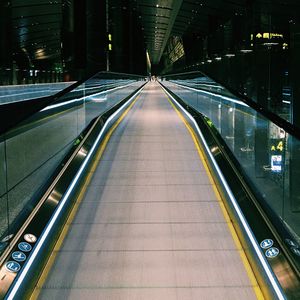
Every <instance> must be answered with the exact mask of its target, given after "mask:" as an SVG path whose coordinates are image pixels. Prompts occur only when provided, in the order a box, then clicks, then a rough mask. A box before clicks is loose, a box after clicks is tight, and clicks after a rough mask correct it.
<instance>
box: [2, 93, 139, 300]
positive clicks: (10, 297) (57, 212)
mask: <svg viewBox="0 0 300 300" xmlns="http://www.w3.org/2000/svg"><path fill="white" fill-rule="evenodd" d="M142 89H143V88H142ZM142 89H140V90H139V91H137V92H136V93H135V94H134V95H133V96H132V97H131V98H130V99H129V100H128V101H127V102H126V103H125V104H123V105H122V106H121V107H120V108H119V109H118V110H117V111H115V112H114V113H113V114H112V115H111V116H110V117H109V118H108V119H107V121H106V122H105V124H104V126H103V127H102V129H101V131H100V133H99V135H98V136H97V139H96V141H95V142H94V144H93V146H92V148H91V150H90V152H89V154H88V155H87V157H86V158H85V161H84V162H83V164H82V165H81V167H80V169H79V171H78V172H77V174H76V176H75V177H74V179H73V181H72V183H71V184H70V186H69V188H68V189H67V192H66V193H65V195H64V197H63V199H62V200H61V201H60V203H59V206H58V207H57V209H56V210H55V213H54V214H53V216H52V217H51V219H50V221H49V223H48V225H47V227H46V228H45V229H44V231H43V233H42V235H41V236H40V238H39V240H38V242H37V244H36V245H35V248H34V250H33V252H32V254H31V255H30V257H29V260H28V261H27V262H26V264H25V266H24V268H23V269H22V270H21V274H20V276H19V277H18V278H17V281H16V283H15V284H14V286H13V288H12V290H11V292H9V294H8V295H7V296H6V298H5V299H7V300H13V299H14V297H15V295H16V293H17V291H18V288H19V287H20V285H21V284H22V281H23V280H24V278H25V276H26V275H27V272H28V270H29V269H30V267H31V265H32V263H33V261H34V260H35V258H36V256H37V255H38V254H39V251H40V249H41V247H42V246H43V243H44V242H45V240H46V238H47V236H48V235H49V233H50V231H51V229H52V227H53V226H54V224H55V222H56V220H57V219H58V217H59V215H60V213H61V211H62V209H63V207H64V205H65V204H66V202H67V200H68V198H69V196H70V194H71V192H72V191H73V189H74V187H75V185H76V184H77V181H78V179H79V177H80V175H81V174H82V172H83V171H84V169H85V167H86V165H87V163H88V162H89V160H90V158H91V156H92V154H93V152H94V151H95V149H96V146H97V143H98V142H99V140H100V138H101V137H102V135H103V133H104V131H105V129H106V127H107V125H108V123H110V121H111V120H112V119H113V118H114V117H115V116H116V115H117V114H118V113H119V112H120V111H122V110H123V109H124V108H125V107H126V106H128V105H129V104H130V103H131V102H132V101H133V99H134V98H135V97H136V96H137V95H138V94H139V93H140V92H141V90H142Z"/></svg>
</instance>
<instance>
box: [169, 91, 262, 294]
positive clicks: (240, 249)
mask: <svg viewBox="0 0 300 300" xmlns="http://www.w3.org/2000/svg"><path fill="white" fill-rule="evenodd" d="M166 96H167V99H168V101H169V102H170V104H171V105H172V107H173V108H174V110H175V111H176V112H177V114H178V116H179V117H180V119H181V120H182V121H183V123H184V124H185V126H186V127H187V129H188V131H189V133H190V135H191V136H192V139H193V141H194V144H195V146H196V148H197V151H198V154H199V157H200V159H201V161H202V162H203V165H204V168H205V170H206V173H207V175H208V178H209V181H210V183H211V184H212V187H213V190H214V192H215V195H216V197H217V200H218V203H219V205H220V208H221V210H222V213H223V215H224V218H225V220H226V223H227V225H228V228H229V231H230V233H231V235H232V238H233V240H234V243H235V245H236V247H237V249H238V252H239V254H240V257H241V259H242V262H243V264H244V267H245V269H246V271H247V274H248V277H249V279H250V282H251V284H252V287H253V289H254V292H255V295H256V297H257V299H259V300H263V299H264V296H263V294H262V291H261V289H260V287H259V285H258V282H257V280H256V277H255V275H254V273H253V270H252V268H251V265H250V263H249V261H248V258H247V256H246V254H245V251H244V249H243V247H242V244H241V242H240V240H239V238H238V235H237V233H236V230H235V228H234V226H233V224H232V222H231V219H230V217H229V214H228V212H227V210H226V207H225V205H224V201H223V199H222V197H221V194H220V192H219V190H218V188H217V185H216V183H215V181H214V179H213V176H212V174H211V171H210V169H209V166H208V163H207V160H206V158H205V154H204V151H203V149H202V146H201V144H200V142H199V140H198V137H197V135H196V133H195V131H194V129H193V128H192V127H191V126H190V124H189V123H188V122H187V121H186V119H185V118H184V116H183V115H182V114H181V112H180V111H179V110H178V109H177V107H176V106H175V105H174V104H173V102H172V101H171V100H170V98H169V97H168V95H167V94H166Z"/></svg>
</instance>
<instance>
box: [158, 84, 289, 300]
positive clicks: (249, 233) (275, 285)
mask: <svg viewBox="0 0 300 300" xmlns="http://www.w3.org/2000/svg"><path fill="white" fill-rule="evenodd" d="M162 88H163V90H164V91H165V93H166V94H167V95H168V96H169V97H170V98H171V99H172V100H173V101H174V102H175V103H176V104H177V105H178V107H180V109H181V110H182V111H183V112H184V113H185V114H186V116H187V117H188V118H189V119H190V120H191V122H192V123H193V124H194V126H195V128H196V130H197V133H198V134H199V136H200V138H201V141H202V143H203V145H204V147H205V149H206V151H207V153H208V155H209V157H210V159H211V161H212V163H213V165H214V167H215V169H216V171H217V173H218V175H219V178H220V179H221V181H222V183H223V186H224V187H225V190H226V192H227V194H228V196H229V198H230V201H231V203H232V205H233V207H234V209H235V211H236V213H237V215H238V217H239V219H240V221H241V224H242V225H243V227H244V229H245V232H246V234H247V236H248V238H249V240H250V242H251V244H252V246H253V248H254V250H255V252H256V255H257V256H258V258H259V261H260V263H261V264H262V266H263V269H264V270H265V272H266V274H267V276H268V279H269V280H270V282H271V284H272V287H273V289H274V291H275V293H276V295H277V297H278V299H280V300H284V299H286V298H285V296H284V294H283V292H282V290H281V287H280V285H279V283H278V281H277V279H276V278H275V276H274V274H273V272H272V270H271V268H270V266H269V264H268V262H267V261H266V259H265V257H264V256H263V254H262V253H261V251H260V248H259V245H258V243H257V241H256V239H255V237H254V235H253V233H252V230H251V228H250V227H249V225H248V222H247V220H246V219H245V217H244V214H243V213H242V211H241V209H240V207H239V205H238V204H237V201H236V199H235V197H234V195H233V194H232V192H231V189H230V187H229V186H228V184H227V182H226V180H225V178H224V176H223V173H222V172H221V170H220V168H219V166H218V164H217V162H216V161H215V159H214V157H213V155H212V153H211V151H210V149H209V147H208V145H207V143H206V141H205V139H204V137H203V134H202V132H201V131H200V128H199V126H198V124H197V122H196V121H195V119H194V118H193V117H192V116H191V115H190V114H189V113H188V112H187V111H186V110H185V109H184V108H183V107H182V106H181V105H180V104H179V103H178V102H177V101H176V100H175V99H174V97H173V96H172V95H171V94H170V93H169V92H168V91H167V90H166V89H165V88H164V87H163V86H162Z"/></svg>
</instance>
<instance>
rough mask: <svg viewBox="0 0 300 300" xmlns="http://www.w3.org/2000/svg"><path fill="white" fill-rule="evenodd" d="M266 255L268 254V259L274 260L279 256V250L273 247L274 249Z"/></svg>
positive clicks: (269, 250)
mask: <svg viewBox="0 0 300 300" xmlns="http://www.w3.org/2000/svg"><path fill="white" fill-rule="evenodd" d="M265 254H266V257H268V258H274V257H276V256H277V255H278V254H279V250H278V249H277V248H275V247H272V248H270V249H268V250H267V251H266V252H265Z"/></svg>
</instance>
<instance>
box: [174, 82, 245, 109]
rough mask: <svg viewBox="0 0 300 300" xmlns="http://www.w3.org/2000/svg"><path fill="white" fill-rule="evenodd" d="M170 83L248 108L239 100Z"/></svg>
mask: <svg viewBox="0 0 300 300" xmlns="http://www.w3.org/2000/svg"><path fill="white" fill-rule="evenodd" d="M171 82H172V83H174V84H176V85H178V86H181V87H183V88H185V89H189V90H192V91H196V92H198V93H203V94H208V95H210V96H214V97H218V98H221V99H224V100H227V101H230V102H233V103H236V104H239V105H242V106H246V107H249V105H247V104H246V103H244V102H242V101H239V100H236V99H234V98H230V97H226V96H222V95H218V94H216V93H211V92H208V91H203V90H197V89H195V88H192V87H189V86H185V85H182V84H179V83H176V82H174V81H171Z"/></svg>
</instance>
